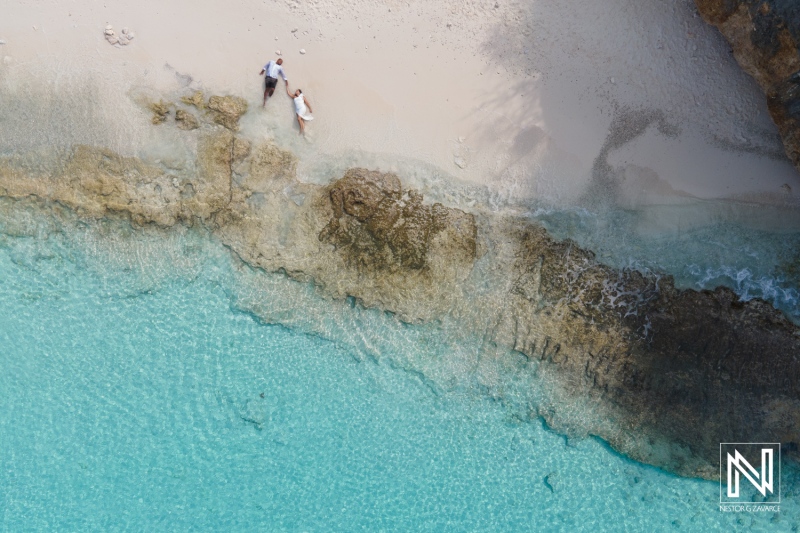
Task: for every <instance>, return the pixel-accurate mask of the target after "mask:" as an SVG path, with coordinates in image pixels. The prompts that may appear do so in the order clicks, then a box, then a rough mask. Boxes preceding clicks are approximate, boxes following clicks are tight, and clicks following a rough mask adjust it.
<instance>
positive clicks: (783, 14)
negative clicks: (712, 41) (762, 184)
mask: <svg viewBox="0 0 800 533" xmlns="http://www.w3.org/2000/svg"><path fill="white" fill-rule="evenodd" d="M695 2H696V4H697V8H698V10H699V11H700V14H701V15H702V16H703V18H704V19H705V20H706V21H707V22H709V23H710V24H713V25H714V26H716V27H717V28H719V30H720V31H721V32H722V34H723V35H724V36H725V38H726V39H727V40H728V42H730V44H731V46H732V47H733V53H734V56H735V57H736V60H737V61H738V62H739V64H740V65H741V66H742V68H743V69H744V70H745V71H746V72H747V73H748V74H750V75H751V76H753V78H755V79H756V81H757V82H758V84H759V85H760V86H761V88H762V89H763V90H764V92H765V93H766V95H767V104H768V107H769V112H770V114H771V115H772V119H773V120H774V121H775V124H777V125H778V129H779V130H780V133H781V136H782V137H783V144H784V146H785V148H786V153H787V155H788V156H789V159H791V160H792V162H793V163H794V164H795V166H796V167H797V168H798V169H800V4H798V3H797V2H795V1H794V0H695Z"/></svg>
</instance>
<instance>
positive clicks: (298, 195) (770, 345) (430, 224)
mask: <svg viewBox="0 0 800 533" xmlns="http://www.w3.org/2000/svg"><path fill="white" fill-rule="evenodd" d="M183 104H184V105H190V106H193V107H195V108H197V109H201V108H207V109H209V110H210V111H211V112H210V113H209V114H207V115H204V116H201V118H200V119H199V120H198V128H197V129H196V130H195V131H192V132H185V133H182V134H181V135H185V136H187V139H189V138H190V139H191V140H192V143H196V144H192V146H196V151H197V152H196V160H195V161H194V162H191V164H187V165H186V166H185V168H184V169H183V170H176V169H174V168H170V167H167V166H164V165H161V164H158V163H157V162H146V161H142V160H140V159H136V158H129V157H122V156H119V155H117V154H114V153H112V152H110V151H108V150H104V149H100V148H94V147H87V146H78V147H75V148H74V149H73V150H72V151H71V153H70V154H69V155H68V156H67V157H66V158H60V157H59V158H57V159H56V160H54V161H53V162H52V164H49V165H47V164H44V163H42V162H41V161H40V160H37V161H36V164H35V165H29V164H28V163H26V161H27V160H25V158H13V157H11V158H4V159H0V196H1V197H6V198H14V199H17V200H19V201H31V198H33V199H34V200H35V201H37V202H40V203H43V204H45V205H47V204H50V205H59V206H66V207H67V208H69V209H72V210H73V211H75V212H76V213H78V214H79V215H80V216H82V217H86V218H98V219H99V218H104V217H120V216H122V217H127V218H129V219H130V221H131V222H132V224H133V225H134V227H135V226H144V225H155V226H161V227H169V226H173V225H175V224H184V225H186V226H199V227H202V228H204V229H205V230H207V231H209V232H211V233H213V234H214V235H215V236H216V238H218V239H219V240H220V241H221V242H222V243H223V244H224V245H225V246H227V247H228V248H229V249H230V250H231V252H232V253H233V254H235V256H237V257H238V258H239V259H241V260H242V261H243V262H245V263H246V264H248V265H250V266H252V267H257V268H261V269H264V270H267V271H272V272H276V271H282V272H285V273H286V274H287V275H288V276H291V277H292V278H294V279H296V280H301V281H307V282H308V281H310V282H313V283H314V284H315V285H316V286H317V287H318V288H319V290H320V291H322V292H323V293H324V294H326V295H328V296H330V297H333V298H339V299H344V298H348V297H353V298H355V299H357V300H358V301H360V302H361V303H362V304H363V305H365V306H368V307H378V308H381V309H384V310H388V311H392V312H394V313H396V314H397V315H398V316H399V317H400V318H401V319H402V320H404V321H406V322H423V321H433V320H436V319H439V318H441V317H443V316H445V315H447V316H451V317H455V318H456V319H457V320H458V321H460V323H463V327H464V329H465V330H468V331H470V332H472V333H477V334H478V335H482V336H483V338H484V339H485V341H486V343H487V344H493V345H496V346H498V347H500V348H502V349H503V350H506V351H508V350H513V351H516V352H518V353H519V354H523V355H524V356H525V358H527V360H528V363H527V364H528V365H531V366H535V368H536V369H537V371H538V372H540V373H541V375H542V376H547V377H550V378H552V380H553V381H554V382H557V383H558V384H559V390H560V391H561V392H560V393H559V394H560V396H558V397H553V398H552V401H550V402H549V403H548V402H545V403H543V404H542V405H538V406H535V407H534V408H533V412H532V413H531V415H532V416H543V417H544V418H545V419H547V421H548V423H550V424H551V425H552V426H553V427H555V428H557V429H559V430H562V431H564V432H567V433H575V434H584V435H586V434H594V435H598V436H600V437H602V438H603V439H605V440H607V441H608V442H610V443H611V445H612V446H614V447H615V448H616V449H618V450H620V451H621V452H623V453H626V454H628V455H629V456H631V457H633V458H635V459H638V460H641V461H644V462H647V463H650V464H654V465H657V466H660V467H663V468H666V469H668V470H670V471H673V472H676V473H679V474H681V475H687V476H700V477H706V478H715V477H716V475H717V473H718V450H719V448H718V446H719V443H720V442H739V441H745V442H758V441H762V442H782V443H784V444H785V445H786V446H787V450H791V449H795V450H796V446H797V444H798V443H800V360H798V357H797V355H798V354H800V330H798V328H797V327H796V326H795V325H794V324H792V323H790V322H789V321H788V320H787V319H786V318H785V317H784V316H783V315H782V314H781V313H780V312H778V311H777V310H775V309H774V308H772V307H771V306H770V305H769V304H767V303H765V302H763V301H760V300H751V301H749V302H741V301H740V300H739V299H738V298H737V296H736V295H735V294H734V293H733V292H731V291H730V290H728V289H717V290H715V291H701V292H697V291H693V290H677V289H676V288H675V287H674V285H673V282H672V280H671V279H670V278H669V277H659V276H656V275H644V274H642V273H639V272H637V271H633V270H622V271H620V270H615V269H612V268H610V267H608V266H605V265H603V264H600V263H598V262H597V261H596V260H595V258H594V255H593V254H592V253H591V252H589V251H587V250H584V249H581V248H580V247H579V246H577V245H576V244H575V243H572V242H570V241H556V240H555V239H553V238H552V237H550V236H549V235H548V233H547V232H546V231H545V230H544V229H543V228H542V227H540V226H538V225H536V224H534V223H531V222H530V221H527V220H522V219H515V218H508V217H504V216H501V215H498V214H496V213H491V212H485V213H481V212H480V211H477V212H476V213H474V214H473V213H466V212H464V211H462V210H459V209H455V208H452V207H447V206H444V205H442V204H438V203H434V204H430V203H426V202H425V199H424V198H423V196H422V195H421V194H420V193H419V192H417V191H414V190H409V189H404V188H403V186H402V183H401V180H400V178H399V177H398V176H396V175H394V174H391V173H380V172H375V171H370V170H366V169H361V168H354V169H350V170H348V171H347V172H346V173H345V174H344V176H342V177H339V178H337V179H334V180H333V181H332V182H331V183H330V184H328V185H326V186H320V185H314V184H309V183H304V182H302V181H301V180H299V179H298V178H297V175H296V169H297V161H296V160H295V158H294V156H293V155H292V154H291V153H289V152H286V151H284V150H282V149H280V148H279V147H277V146H275V145H274V144H272V143H269V142H263V143H261V144H255V145H254V144H252V143H251V142H250V141H248V140H247V139H245V138H243V137H241V136H239V135H237V134H236V133H235V132H236V130H237V129H238V128H237V122H238V119H239V117H240V116H241V114H242V113H244V112H245V109H246V106H245V105H244V104H242V103H241V102H239V101H237V100H236V99H235V98H232V97H224V98H223V97H215V96H212V97H211V98H209V100H208V102H207V103H206V102H204V99H203V97H202V95H200V96H198V95H193V96H191V97H189V98H187V100H185V101H184V102H183ZM180 105H181V104H177V103H163V104H159V106H160V107H159V109H160V110H163V109H167V110H169V109H170V108H172V107H174V108H176V109H181V108H180ZM192 116H193V115H192ZM163 122H165V123H166V120H165V121H163ZM184 122H185V119H183V120H181V121H178V123H177V125H178V127H180V126H181V124H182V123H184ZM167 126H169V124H162V125H159V126H158V127H167ZM479 272H480V273H479ZM563 398H572V400H571V401H572V402H583V403H585V404H586V405H590V406H591V409H590V412H591V416H586V417H580V418H578V419H573V418H574V417H572V418H570V414H569V413H567V412H566V407H565V403H564V402H562V401H561V400H562V399H563Z"/></svg>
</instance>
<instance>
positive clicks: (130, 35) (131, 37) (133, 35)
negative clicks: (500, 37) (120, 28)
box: [126, 31, 136, 41]
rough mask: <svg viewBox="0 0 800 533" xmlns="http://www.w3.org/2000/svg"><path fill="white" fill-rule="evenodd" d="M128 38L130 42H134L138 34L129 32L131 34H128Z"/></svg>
mask: <svg viewBox="0 0 800 533" xmlns="http://www.w3.org/2000/svg"><path fill="white" fill-rule="evenodd" d="M126 37H128V40H131V41H132V40H133V38H134V37H136V34H135V33H133V32H132V31H129V32H128V35H127V36H126Z"/></svg>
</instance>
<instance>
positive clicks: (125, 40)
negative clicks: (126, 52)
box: [117, 35, 130, 46]
mask: <svg viewBox="0 0 800 533" xmlns="http://www.w3.org/2000/svg"><path fill="white" fill-rule="evenodd" d="M117 42H118V43H119V44H121V45H122V46H126V45H127V44H128V43H129V42H130V41H129V40H128V38H127V37H125V36H124V35H123V36H122V37H120V38H119V40H118V41H117Z"/></svg>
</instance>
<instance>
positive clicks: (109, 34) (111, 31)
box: [105, 29, 114, 36]
mask: <svg viewBox="0 0 800 533" xmlns="http://www.w3.org/2000/svg"><path fill="white" fill-rule="evenodd" d="M105 34H106V35H108V36H113V35H114V30H108V29H107V30H106V31H105Z"/></svg>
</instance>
